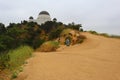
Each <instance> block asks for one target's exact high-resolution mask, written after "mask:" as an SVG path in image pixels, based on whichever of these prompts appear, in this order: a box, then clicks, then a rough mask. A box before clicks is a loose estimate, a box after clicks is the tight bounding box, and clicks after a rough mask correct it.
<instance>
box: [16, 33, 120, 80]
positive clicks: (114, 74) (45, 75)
mask: <svg viewBox="0 0 120 80" xmlns="http://www.w3.org/2000/svg"><path fill="white" fill-rule="evenodd" d="M83 35H85V36H87V39H86V40H85V42H84V43H82V44H79V45H75V46H71V47H62V48H60V49H59V50H58V52H52V53H39V52H36V53H35V56H34V57H33V58H31V59H30V60H29V63H28V64H27V66H26V67H25V68H24V71H23V72H22V73H21V74H20V76H19V77H18V80H120V40H119V39H111V38H105V37H102V36H96V35H92V34H89V33H83Z"/></svg>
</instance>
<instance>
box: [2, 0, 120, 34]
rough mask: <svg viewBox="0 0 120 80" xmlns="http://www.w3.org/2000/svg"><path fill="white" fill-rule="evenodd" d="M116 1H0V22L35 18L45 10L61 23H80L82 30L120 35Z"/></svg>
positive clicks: (118, 0) (118, 10) (5, 22)
mask: <svg viewBox="0 0 120 80" xmlns="http://www.w3.org/2000/svg"><path fill="white" fill-rule="evenodd" d="M119 4H120V0H44V1H43V0H10V1H8V0H0V22H2V23H4V24H6V25H8V24H9V23H10V22H16V23H17V22H20V21H21V20H27V19H28V18H29V16H33V17H34V18H36V17H37V16H38V14H39V12H40V11H42V10H47V11H48V12H49V13H50V15H51V17H52V18H54V17H56V18H57V19H58V21H62V22H64V23H70V22H75V23H80V24H83V28H84V29H87V30H90V29H93V30H96V31H99V32H107V33H110V34H119V35H120V9H119V7H120V5H119Z"/></svg>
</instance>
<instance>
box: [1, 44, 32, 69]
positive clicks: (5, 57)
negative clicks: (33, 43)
mask: <svg viewBox="0 0 120 80" xmlns="http://www.w3.org/2000/svg"><path fill="white" fill-rule="evenodd" d="M32 51H33V49H32V48H31V47H29V46H21V47H19V48H17V49H15V50H11V51H9V52H8V53H3V54H2V53H1V55H0V70H3V69H6V68H7V69H10V70H14V69H16V68H17V67H19V66H21V65H22V64H23V63H24V61H25V60H26V59H27V58H29V57H30V56H31V55H32Z"/></svg>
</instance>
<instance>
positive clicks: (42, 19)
mask: <svg viewBox="0 0 120 80" xmlns="http://www.w3.org/2000/svg"><path fill="white" fill-rule="evenodd" d="M30 19H31V18H30ZM29 21H33V22H37V23H38V24H39V25H41V24H43V23H45V22H47V21H51V18H50V14H49V13H48V12H47V11H41V12H40V13H39V15H38V18H37V19H34V20H29Z"/></svg>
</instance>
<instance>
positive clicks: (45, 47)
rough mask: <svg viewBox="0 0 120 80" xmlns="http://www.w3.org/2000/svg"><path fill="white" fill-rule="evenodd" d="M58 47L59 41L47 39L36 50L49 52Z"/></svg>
mask: <svg viewBox="0 0 120 80" xmlns="http://www.w3.org/2000/svg"><path fill="white" fill-rule="evenodd" d="M57 48H59V43H58V42H55V41H48V42H45V43H43V44H42V45H41V47H40V49H37V51H39V50H40V51H42V52H51V51H56V49H57Z"/></svg>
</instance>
